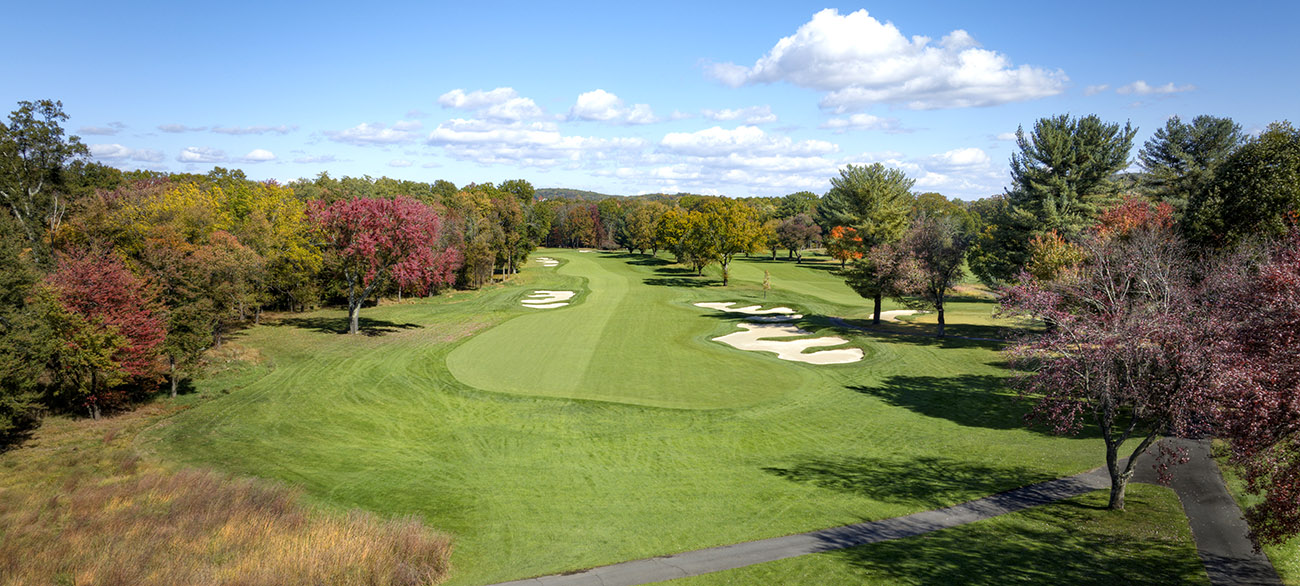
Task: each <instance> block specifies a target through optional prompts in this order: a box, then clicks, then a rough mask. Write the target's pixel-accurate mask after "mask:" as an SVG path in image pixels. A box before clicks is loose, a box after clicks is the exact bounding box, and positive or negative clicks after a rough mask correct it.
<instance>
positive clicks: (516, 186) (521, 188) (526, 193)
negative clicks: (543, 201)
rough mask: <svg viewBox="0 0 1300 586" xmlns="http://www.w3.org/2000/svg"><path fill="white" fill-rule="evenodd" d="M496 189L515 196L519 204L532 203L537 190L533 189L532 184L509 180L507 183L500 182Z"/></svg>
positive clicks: (519, 180) (520, 180)
mask: <svg viewBox="0 0 1300 586" xmlns="http://www.w3.org/2000/svg"><path fill="white" fill-rule="evenodd" d="M497 189H500V190H501V191H502V192H504V193H509V194H510V195H513V196H515V198H516V199H518V200H519V203H521V204H530V203H532V202H533V199H534V198H535V197H536V196H537V190H536V189H533V184H532V183H529V182H527V181H525V180H523V179H510V180H508V181H502V182H501V183H500V184H499V185H497Z"/></svg>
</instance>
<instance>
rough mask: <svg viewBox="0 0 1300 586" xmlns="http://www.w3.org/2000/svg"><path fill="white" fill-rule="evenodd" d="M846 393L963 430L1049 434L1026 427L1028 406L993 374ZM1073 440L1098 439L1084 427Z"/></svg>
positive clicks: (910, 379)
mask: <svg viewBox="0 0 1300 586" xmlns="http://www.w3.org/2000/svg"><path fill="white" fill-rule="evenodd" d="M848 389H849V390H852V391H856V392H859V393H862V394H864V395H871V396H873V397H876V398H878V399H880V400H882V401H884V402H885V403H888V404H890V405H893V406H895V407H902V408H904V409H907V410H909V411H913V412H915V413H919V414H921V415H925V416H926V417H936V418H939V419H947V420H948V421H952V422H953V423H957V424H959V425H964V426H966V427H983V428H986V429H1026V428H1027V429H1030V430H1032V431H1035V432H1038V433H1041V434H1044V435H1052V434H1051V431H1050V430H1048V429H1046V428H1043V427H1041V426H1033V427H1027V426H1026V424H1025V414H1026V413H1027V412H1028V406H1027V405H1025V403H1023V402H1021V401H1019V400H1017V398H1016V396H1015V395H1014V394H1013V393H1012V392H1011V391H1010V390H1008V389H1007V384H1006V379H1004V378H1003V377H1000V376H993V375H970V374H968V375H961V376H948V377H939V376H903V375H898V376H891V377H889V378H887V379H885V380H884V381H883V382H882V383H881V384H880V385H877V386H870V387H869V386H864V385H852V386H849V387H848ZM1076 437H1090V438H1091V437H1099V435H1098V434H1097V431H1096V430H1095V429H1093V428H1092V427H1087V428H1085V429H1084V431H1083V432H1081V433H1080V434H1079V436H1076Z"/></svg>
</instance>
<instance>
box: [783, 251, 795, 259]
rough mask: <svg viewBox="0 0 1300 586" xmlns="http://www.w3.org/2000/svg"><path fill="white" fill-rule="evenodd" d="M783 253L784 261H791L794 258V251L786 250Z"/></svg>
mask: <svg viewBox="0 0 1300 586" xmlns="http://www.w3.org/2000/svg"><path fill="white" fill-rule="evenodd" d="M785 253H786V257H785V259H786V260H791V259H793V258H794V250H792V249H789V248H787V249H785Z"/></svg>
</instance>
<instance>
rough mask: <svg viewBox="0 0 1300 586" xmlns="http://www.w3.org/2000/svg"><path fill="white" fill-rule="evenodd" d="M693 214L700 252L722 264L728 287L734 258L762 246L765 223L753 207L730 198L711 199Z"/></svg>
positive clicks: (702, 257) (724, 278) (725, 284)
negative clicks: (763, 225)
mask: <svg viewBox="0 0 1300 586" xmlns="http://www.w3.org/2000/svg"><path fill="white" fill-rule="evenodd" d="M691 214H692V215H695V214H699V216H698V218H697V219H696V221H695V222H694V224H695V225H694V226H693V227H692V229H693V230H696V231H699V234H698V235H697V236H696V238H698V239H699V240H700V241H702V243H703V244H702V246H701V250H699V251H698V255H699V257H700V258H701V259H704V260H708V261H711V262H717V263H718V265H719V266H721V267H722V286H723V287H725V286H727V284H728V283H729V282H730V279H731V261H732V259H734V258H735V257H736V255H737V254H744V253H748V252H751V251H753V250H755V249H757V248H758V246H760V237H761V228H762V225H761V224H759V223H758V218H757V217H756V215H755V214H754V210H753V209H752V208H750V207H749V206H747V205H745V204H744V203H742V202H740V201H738V200H734V199H729V198H716V199H713V200H710V201H708V202H706V203H705V204H703V205H701V206H700V207H699V209H698V210H697V211H694V212H691ZM810 223H811V222H810Z"/></svg>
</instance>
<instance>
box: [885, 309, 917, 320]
mask: <svg viewBox="0 0 1300 586" xmlns="http://www.w3.org/2000/svg"><path fill="white" fill-rule="evenodd" d="M918 313H925V312H924V311H921V310H919V309H891V310H889V311H882V312H880V321H898V318H900V317H902V316H905V315H916V314H918Z"/></svg>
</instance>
